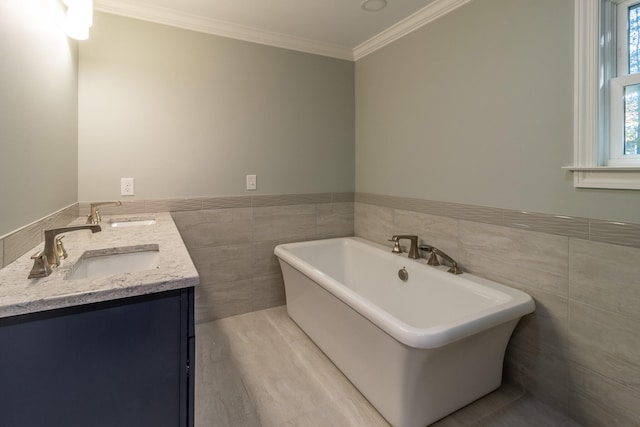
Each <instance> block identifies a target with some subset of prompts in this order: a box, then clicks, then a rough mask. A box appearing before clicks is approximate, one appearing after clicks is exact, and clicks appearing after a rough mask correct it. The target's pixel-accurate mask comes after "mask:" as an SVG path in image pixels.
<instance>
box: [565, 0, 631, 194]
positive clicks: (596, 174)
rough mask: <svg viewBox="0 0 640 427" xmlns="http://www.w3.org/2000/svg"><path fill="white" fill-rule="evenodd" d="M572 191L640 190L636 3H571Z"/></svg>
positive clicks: (577, 0) (621, 0)
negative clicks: (572, 57) (572, 27)
mask: <svg viewBox="0 0 640 427" xmlns="http://www.w3.org/2000/svg"><path fill="white" fill-rule="evenodd" d="M575 13H576V25H575V28H576V34H575V54H576V57H575V59H576V61H575V78H576V81H575V123H574V126H575V129H574V131H575V132H574V133H575V136H574V139H575V141H574V147H575V150H574V151H575V154H574V166H571V167H568V168H567V169H569V170H572V171H573V172H574V184H575V186H576V187H591V188H624V189H639V190H640V0H626V1H625V0H575Z"/></svg>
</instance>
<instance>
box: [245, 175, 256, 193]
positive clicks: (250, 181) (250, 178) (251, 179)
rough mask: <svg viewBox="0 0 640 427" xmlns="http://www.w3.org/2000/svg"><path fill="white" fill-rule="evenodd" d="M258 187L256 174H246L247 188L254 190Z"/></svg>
mask: <svg viewBox="0 0 640 427" xmlns="http://www.w3.org/2000/svg"><path fill="white" fill-rule="evenodd" d="M257 187H258V181H257V178H256V175H247V190H255V189H256V188H257Z"/></svg>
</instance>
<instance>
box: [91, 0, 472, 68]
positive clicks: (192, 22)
mask: <svg viewBox="0 0 640 427" xmlns="http://www.w3.org/2000/svg"><path fill="white" fill-rule="evenodd" d="M469 1H471V0H434V1H433V2H431V3H429V4H428V5H427V6H425V7H424V8H422V9H420V10H419V11H417V12H416V13H414V14H412V15H411V16H409V17H407V18H405V19H403V20H402V21H400V22H398V23H397V24H394V25H392V26H391V27H389V28H387V29H386V30H384V31H382V32H381V33H380V34H378V35H376V36H374V37H371V38H370V39H369V40H367V41H366V42H364V43H361V44H360V45H358V46H356V47H355V48H353V49H352V48H350V47H345V46H338V45H334V44H330V43H322V42H318V41H315V40H308V39H303V38H299V37H294V36H290V35H286V34H281V33H275V32H270V31H265V30H260V29H257V28H252V27H247V26H244V25H240V24H234V23H231V22H226V21H221V20H217V19H212V18H205V17H202V16H198V15H193V14H189V13H185V12H181V11H178V10H175V9H168V8H164V7H160V6H155V5H151V4H148V3H144V2H140V1H136V2H131V1H127V0H94V9H95V10H96V11H98V12H105V13H110V14H113V15H120V16H125V17H128V18H135V19H140V20H143V21H149V22H154V23H157V24H163V25H169V26H172V27H178V28H184V29H187V30H192V31H198V32H202V33H207V34H213V35H216V36H221V37H228V38H232V39H238V40H244V41H248V42H252V43H259V44H264V45H268V46H275V47H280V48H284V49H290V50H296V51H300V52H306V53H312V54H315V55H323V56H329V57H332V58H339V59H347V60H350V61H355V60H358V59H360V58H363V57H365V56H366V55H368V54H370V53H373V52H375V51H376V50H378V49H380V48H382V47H384V46H386V45H388V44H389V43H391V42H393V41H395V40H397V39H399V38H401V37H403V36H405V35H407V34H409V33H411V32H413V31H415V30H417V29H419V28H421V27H423V26H425V25H426V24H428V23H430V22H432V21H434V20H436V19H438V18H440V17H441V16H443V15H446V14H447V13H449V12H451V11H452V10H454V9H457V8H458V7H460V6H462V5H464V4H466V3H468V2H469Z"/></svg>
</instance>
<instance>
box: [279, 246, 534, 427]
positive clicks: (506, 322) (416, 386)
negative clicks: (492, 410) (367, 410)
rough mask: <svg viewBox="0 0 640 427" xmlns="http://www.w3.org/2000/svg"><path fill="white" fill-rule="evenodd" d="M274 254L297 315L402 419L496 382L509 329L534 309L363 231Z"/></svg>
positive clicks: (421, 420)
mask: <svg viewBox="0 0 640 427" xmlns="http://www.w3.org/2000/svg"><path fill="white" fill-rule="evenodd" d="M275 254H276V256H277V257H278V258H279V260H280V266H281V268H282V274H283V276H284V283H285V291H286V298H287V311H288V313H289V316H290V317H291V318H292V319H293V320H294V321H295V322H296V323H297V324H298V325H299V326H300V328H302V330H304V331H305V333H306V334H307V335H308V336H309V337H310V338H311V339H312V340H313V341H314V342H315V343H316V344H317V345H318V347H320V349H322V351H323V352H324V353H325V354H326V355H327V356H328V357H329V358H330V359H331V360H332V361H333V363H335V365H336V366H337V367H338V368H339V369H340V370H341V371H342V372H343V373H344V374H345V375H346V377H347V378H349V380H350V381H351V382H352V383H353V384H354V385H355V386H356V387H357V388H358V389H359V390H360V392H361V393H362V394H363V395H364V396H365V397H366V398H367V399H368V400H369V402H371V404H372V405H373V406H374V407H375V408H376V409H378V411H379V412H380V413H381V414H382V415H383V416H384V417H385V418H386V419H387V420H388V421H389V422H390V423H391V424H392V425H394V426H396V427H423V426H425V425H428V424H431V423H433V422H435V421H436V420H438V419H440V418H442V417H444V416H446V415H448V414H450V413H451V412H454V411H456V410H457V409H459V408H461V407H463V406H465V405H466V404H468V403H470V402H472V401H474V400H476V399H478V398H480V397H482V396H483V395H485V394H487V393H489V392H490V391H492V390H494V389H496V388H498V387H499V386H500V383H501V379H502V364H503V359H504V352H505V349H506V346H507V343H508V341H509V337H510V336H511V333H512V332H513V329H514V327H515V325H516V323H518V320H519V319H520V318H521V317H522V316H523V315H525V314H527V313H531V312H533V310H534V308H535V306H534V302H533V300H532V299H531V297H530V296H529V295H527V294H525V293H524V292H521V291H518V290H516V289H512V288H509V287H506V286H503V285H500V284H498V283H495V282H492V281H489V280H485V279H482V278H480V277H476V276H473V275H471V274H468V273H465V274H462V275H453V274H451V273H447V272H446V269H444V268H443V267H442V268H439V267H431V266H429V265H426V262H425V260H420V261H417V260H411V259H408V258H407V256H406V254H402V255H398V254H392V253H391V248H387V247H384V246H382V245H378V244H375V243H372V242H369V241H367V240H363V239H359V238H340V239H328V240H318V241H311V242H301V243H290V244H284V245H279V246H277V247H276V248H275ZM403 268H404V269H405V270H406V272H407V273H408V276H409V278H408V280H407V281H402V280H401V279H400V278H399V275H398V271H399V270H400V269H403Z"/></svg>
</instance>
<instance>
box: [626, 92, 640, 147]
mask: <svg viewBox="0 0 640 427" xmlns="http://www.w3.org/2000/svg"><path fill="white" fill-rule="evenodd" d="M639 106H640V84H635V85H630V86H625V88H624V153H623V154H624V155H636V154H640V144H638V139H639V137H640V132H639V130H640V129H639V127H640V122H639V120H638V119H639V117H638V112H639Z"/></svg>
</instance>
